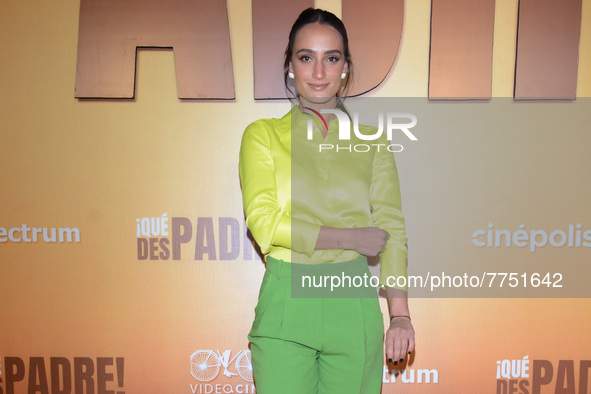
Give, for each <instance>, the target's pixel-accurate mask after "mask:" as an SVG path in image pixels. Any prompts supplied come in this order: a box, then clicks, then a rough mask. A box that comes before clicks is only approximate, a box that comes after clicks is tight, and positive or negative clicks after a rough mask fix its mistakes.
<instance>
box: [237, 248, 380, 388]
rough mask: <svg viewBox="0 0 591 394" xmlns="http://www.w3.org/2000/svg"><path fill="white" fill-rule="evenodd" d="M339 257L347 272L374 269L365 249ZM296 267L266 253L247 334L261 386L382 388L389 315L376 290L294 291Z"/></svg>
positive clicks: (254, 369)
mask: <svg viewBox="0 0 591 394" xmlns="http://www.w3.org/2000/svg"><path fill="white" fill-rule="evenodd" d="M334 264H338V267H339V268H340V267H342V272H343V273H345V274H347V275H363V274H364V273H365V274H367V275H369V270H368V267H367V259H366V258H365V257H364V256H361V257H359V258H357V259H355V260H351V261H347V262H344V263H330V265H334ZM325 265H329V264H318V266H325ZM300 266H301V265H300ZM333 267H334V266H333ZM291 268H292V263H289V262H285V261H283V260H278V259H275V258H273V257H270V256H267V270H266V272H265V276H264V278H263V282H262V285H261V290H260V293H259V300H258V303H257V306H256V308H255V320H254V323H253V325H252V329H251V330H250V333H249V334H248V339H249V340H250V342H251V356H252V366H253V373H254V383H255V385H256V389H257V393H258V394H316V393H318V394H333V393H334V394H337V393H338V394H379V393H380V390H381V379H382V365H383V335H384V321H383V316H382V312H381V310H380V306H379V302H378V299H377V295H376V296H375V297H367V296H365V297H354V298H335V297H331V296H330V292H328V293H326V294H325V295H324V296H323V297H322V298H309V297H292V294H291V286H292V285H291ZM317 268H318V269H322V267H317ZM331 269H332V267H331ZM333 272H334V271H333ZM365 294H367V293H365Z"/></svg>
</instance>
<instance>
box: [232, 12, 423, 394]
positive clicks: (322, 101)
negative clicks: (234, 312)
mask: <svg viewBox="0 0 591 394" xmlns="http://www.w3.org/2000/svg"><path fill="white" fill-rule="evenodd" d="M352 71H353V67H352V62H351V56H350V54H349V47H348V39H347V33H346V30H345V27H344V25H343V23H342V22H341V20H340V19H338V18H337V17H336V16H335V15H333V14H332V13H330V12H327V11H323V10H319V9H312V8H309V9H307V10H304V11H303V12H302V14H300V16H299V17H298V19H297V20H296V22H295V23H294V25H293V27H292V30H291V33H290V36H289V44H288V46H287V49H286V53H285V80H286V86H287V81H288V78H289V80H291V81H292V82H293V86H294V87H295V91H296V97H297V99H298V106H295V107H293V108H292V110H291V111H290V112H289V113H287V114H286V115H285V116H284V117H283V118H281V119H260V120H258V121H256V122H254V123H252V124H251V125H249V126H248V127H247V129H246V130H245V132H244V135H243V138H242V145H241V148H240V166H239V167H240V179H241V185H242V193H243V202H244V208H245V213H246V224H247V226H248V228H249V229H250V231H251V233H252V234H253V236H254V238H255V240H256V241H257V243H258V244H259V246H260V248H261V251H262V252H263V253H264V255H265V261H266V264H267V269H266V272H265V276H264V278H263V283H262V285H261V290H260V293H259V300H258V303H257V306H256V308H255V321H254V323H253V326H252V329H251V331H250V333H249V335H248V338H249V340H250V342H251V354H252V361H253V373H254V379H255V384H256V387H257V392H258V393H259V394H267V393H271V394H274V393H302V394H304V393H305V394H309V393H339V394H342V393H355V394H357V393H363V394H366V393H379V392H380V389H381V378H382V360H383V355H382V354H383V353H382V349H383V348H382V346H383V334H384V325H383V316H382V313H381V310H380V307H379V303H378V300H377V298H376V297H375V289H373V290H374V291H373V294H374V297H364V296H361V297H350V293H348V294H349V295H345V296H344V297H331V296H330V292H325V293H324V295H323V297H317V296H314V295H312V296H310V294H308V293H306V290H307V289H306V288H305V285H304V284H303V283H304V282H301V283H302V285H301V287H300V288H299V290H301V291H303V293H302V292H301V291H300V293H298V294H299V295H296V293H295V290H296V289H295V288H294V287H297V286H299V284H300V281H299V279H298V280H297V281H292V279H293V276H294V275H296V274H295V272H296V268H297V269H298V270H299V269H300V268H304V267H305V268H306V269H311V270H312V271H306V272H307V273H310V272H312V273H326V272H333V273H334V272H341V273H343V275H345V274H346V275H349V276H359V277H361V276H363V275H367V274H368V273H369V271H368V267H367V258H366V257H365V256H376V255H378V254H380V253H381V274H380V281H379V284H380V286H381V287H383V288H385V289H386V291H387V295H388V303H389V309H390V315H391V319H390V326H389V328H388V330H387V332H386V343H385V350H386V357H387V359H388V361H389V362H392V363H394V364H397V363H398V362H402V361H403V360H404V358H405V356H406V354H410V353H411V352H412V351H413V349H414V330H413V327H412V325H411V322H410V315H409V312H408V302H407V297H406V288H389V287H387V286H386V284H387V283H388V282H387V278H388V277H389V276H405V275H406V245H405V243H406V233H405V231H404V219H403V217H402V213H401V211H400V192H399V188H398V177H397V173H396V167H395V165H394V158H393V156H392V154H391V153H389V152H387V151H386V150H385V149H381V150H375V149H374V150H372V151H371V152H367V153H363V154H356V153H353V154H352V153H351V152H340V153H339V152H336V153H335V152H328V153H327V152H319V151H318V146H319V144H320V143H327V144H328V143H330V142H332V143H335V142H336V141H338V140H337V138H338V120H337V119H336V117H335V115H334V114H331V113H328V112H323V110H333V111H334V110H335V109H336V108H341V109H344V108H343V107H342V103H341V97H342V96H343V94H342V92H343V91H344V90H345V89H346V87H347V85H348V84H349V82H350V81H351V76H352ZM312 114H315V115H316V120H319V119H322V118H323V119H324V120H325V121H326V124H324V123H323V122H321V121H318V123H312V122H308V119H310V115H312ZM318 115H321V117H322V118H320V117H319V116H318ZM310 128H311V129H312V132H311V133H310V132H309V130H310ZM366 131H367V130H366ZM370 131H371V130H370ZM374 132H375V131H374ZM351 142H353V141H351ZM379 142H381V143H386V144H388V142H387V140H385V138H382V139H381V140H380V141H379ZM324 263H330V264H324ZM328 268H330V269H333V268H334V269H336V271H327V269H328ZM297 272H300V271H297ZM300 276H301V275H300ZM324 277H327V276H326V275H324ZM290 278H291V279H290ZM325 284H327V283H326V282H325ZM292 291H293V292H292ZM327 294H329V296H326V295H327Z"/></svg>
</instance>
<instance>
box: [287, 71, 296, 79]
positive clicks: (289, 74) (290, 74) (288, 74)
mask: <svg viewBox="0 0 591 394" xmlns="http://www.w3.org/2000/svg"><path fill="white" fill-rule="evenodd" d="M287 76H288V77H290V78H291V79H294V78H295V75H293V73H292V72H291V71H290V72H288V73H287Z"/></svg>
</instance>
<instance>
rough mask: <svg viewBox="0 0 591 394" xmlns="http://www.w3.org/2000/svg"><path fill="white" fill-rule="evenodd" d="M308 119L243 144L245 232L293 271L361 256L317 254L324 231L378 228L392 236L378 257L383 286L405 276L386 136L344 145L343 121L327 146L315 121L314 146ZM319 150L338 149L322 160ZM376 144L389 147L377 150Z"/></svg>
mask: <svg viewBox="0 0 591 394" xmlns="http://www.w3.org/2000/svg"><path fill="white" fill-rule="evenodd" d="M308 119H310V116H309V115H307V114H303V113H302V112H300V110H299V109H298V107H293V108H292V110H291V111H290V112H288V113H287V114H286V115H285V116H283V117H282V118H281V119H275V118H273V119H260V120H257V121H255V122H253V123H251V124H250V125H249V126H248V127H247V128H246V130H245V131H244V134H243V136H242V144H241V147H240V164H239V170H240V181H241V186H242V198H243V204H244V210H245V213H246V226H247V227H248V229H249V230H250V231H251V233H252V235H253V237H254V239H255V240H256V242H257V243H258V245H259V247H260V248H261V251H262V252H263V254H264V255H265V257H266V256H267V255H271V256H273V257H275V258H278V259H281V260H285V261H291V262H295V263H308V264H320V263H330V262H343V261H348V260H352V259H354V258H356V257H358V256H359V253H357V252H356V251H353V250H342V249H327V250H314V247H315V245H316V240H317V238H318V233H319V231H320V227H321V226H330V227H339V228H355V227H379V228H381V229H383V230H385V231H387V232H388V233H389V234H390V239H389V240H388V242H387V245H386V251H385V252H383V253H381V256H380V265H381V271H380V282H379V283H380V286H382V287H383V286H385V285H386V283H387V282H386V280H387V278H388V276H400V275H403V276H406V265H407V262H406V258H407V248H406V231H405V228H404V217H403V215H402V211H401V202H400V188H399V182H398V173H397V171H396V165H395V163H394V156H393V154H392V153H391V152H389V151H388V150H387V149H386V146H387V145H389V144H390V143H389V142H388V140H387V139H386V137H385V133H383V135H382V137H380V139H379V140H376V141H362V140H359V139H357V138H356V136H355V134H354V133H353V131H351V140H350V141H339V139H338V138H339V131H338V120H337V119H333V120H332V121H331V122H330V123H329V127H328V133H327V135H326V139H324V138H323V137H322V134H321V132H320V129H319V125H318V123H317V122H316V121H314V122H313V133H312V134H313V138H312V139H311V140H308V138H307V124H308ZM292 125H293V126H292ZM359 130H360V131H361V132H362V133H363V134H374V133H375V130H376V129H375V128H370V127H367V126H361V125H360V126H359ZM319 144H330V145H333V146H334V147H335V148H334V149H324V150H323V151H322V152H319ZM358 144H364V145H365V146H370V147H371V149H370V150H369V151H367V152H361V151H363V150H367V148H366V147H365V146H363V145H359V146H357V150H359V151H360V152H355V149H354V148H355V147H354V145H358ZM372 144H383V145H382V146H381V147H380V149H379V150H378V149H377V147H376V146H372ZM337 145H338V147H339V150H338V152H337V150H336V147H337ZM349 145H353V147H352V148H351V149H350V151H349ZM340 148H343V149H340ZM394 287H396V286H394ZM400 288H402V289H404V290H406V288H405V287H400Z"/></svg>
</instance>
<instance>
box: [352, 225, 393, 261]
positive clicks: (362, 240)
mask: <svg viewBox="0 0 591 394" xmlns="http://www.w3.org/2000/svg"><path fill="white" fill-rule="evenodd" d="M353 232H354V235H353V236H354V238H353V239H354V247H353V250H355V251H356V252H358V253H359V254H362V255H365V256H377V255H378V254H379V253H381V252H384V251H385V250H386V242H388V238H390V235H389V234H388V233H387V232H386V231H384V230H382V229H381V228H379V227H358V228H355V229H353Z"/></svg>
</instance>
